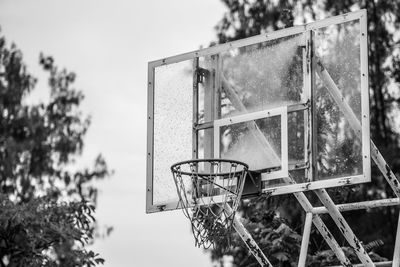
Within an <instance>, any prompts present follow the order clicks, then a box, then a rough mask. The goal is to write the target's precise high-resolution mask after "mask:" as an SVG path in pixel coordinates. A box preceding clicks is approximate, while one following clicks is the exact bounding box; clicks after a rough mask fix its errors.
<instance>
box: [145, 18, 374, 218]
mask: <svg viewBox="0 0 400 267" xmlns="http://www.w3.org/2000/svg"><path fill="white" fill-rule="evenodd" d="M366 27H367V23H366V11H365V10H360V11H357V12H352V13H348V14H345V15H340V16H336V17H332V18H328V19H325V20H321V21H317V22H313V23H310V24H306V25H301V26H295V27H292V28H287V29H283V30H279V31H275V32H271V33H268V34H262V35H258V36H254V37H250V38H246V39H242V40H238V41H234V42H231V43H225V44H221V45H217V46H213V47H209V48H206V49H202V50H197V51H194V52H189V53H185V54H181V55H177V56H173V57H168V58H164V59H161V60H156V61H152V62H149V65H148V128H147V130H148V141H147V183H146V187H147V188H146V190H147V202H146V211H147V212H156V211H162V210H171V209H177V208H179V205H178V202H179V199H178V195H177V192H176V187H175V184H174V181H173V178H172V175H171V171H170V167H171V165H173V164H174V163H176V162H179V161H184V160H189V159H204V158H225V159H232V160H239V161H243V162H245V163H246V164H248V165H249V167H250V169H251V170H255V171H258V172H261V173H262V176H261V177H262V187H263V192H265V193H268V194H272V195H279V194H287V193H293V192H300V191H307V190H313V189H318V188H329V187H337V186H344V185H351V184H357V183H364V182H369V181H370V178H371V177H370V176H371V175H370V164H371V163H370V147H369V144H370V133H369V91H368V57H367V28H366ZM215 191H216V192H218V190H215ZM216 194H218V193H216Z"/></svg>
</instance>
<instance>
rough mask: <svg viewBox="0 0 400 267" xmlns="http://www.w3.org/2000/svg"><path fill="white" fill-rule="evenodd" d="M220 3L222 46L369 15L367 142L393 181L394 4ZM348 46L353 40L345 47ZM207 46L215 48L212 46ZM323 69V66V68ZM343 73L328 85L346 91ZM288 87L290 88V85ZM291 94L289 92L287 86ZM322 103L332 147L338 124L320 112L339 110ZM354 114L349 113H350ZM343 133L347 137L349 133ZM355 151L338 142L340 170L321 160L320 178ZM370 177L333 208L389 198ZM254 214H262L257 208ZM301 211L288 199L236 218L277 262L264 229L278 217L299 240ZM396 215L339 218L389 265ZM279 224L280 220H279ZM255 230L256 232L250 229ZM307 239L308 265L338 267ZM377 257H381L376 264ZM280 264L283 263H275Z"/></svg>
mask: <svg viewBox="0 0 400 267" xmlns="http://www.w3.org/2000/svg"><path fill="white" fill-rule="evenodd" d="M222 2H223V3H224V4H225V5H226V7H227V12H226V13H225V15H224V16H223V18H222V19H221V21H220V22H219V23H218V24H217V26H216V32H217V38H218V40H217V43H225V42H228V41H233V40H237V39H241V38H245V37H249V36H253V35H257V34H260V33H267V32H270V31H273V30H278V29H281V28H285V27H290V26H292V25H293V24H294V22H296V23H302V22H303V23H304V22H309V21H312V20H316V19H320V18H324V17H328V16H332V15H338V14H342V13H347V12H350V11H354V10H358V9H361V8H366V9H367V11H368V38H369V53H368V56H369V77H370V81H369V82H370V95H371V97H370V113H371V137H372V139H373V140H374V142H375V144H376V145H377V146H378V148H379V149H380V151H381V152H382V154H383V155H384V157H385V159H386V160H387V161H388V163H389V165H390V166H391V168H392V170H393V171H394V172H395V173H396V174H397V175H398V176H399V170H400V160H399V159H398V157H396V155H398V154H399V153H400V142H399V140H400V139H399V133H398V125H397V124H396V123H398V121H396V116H398V112H399V103H400V90H399V89H400V88H399V84H400V75H399V74H398V73H399V67H400V56H399V55H400V53H399V52H400V51H399V44H400V41H399V37H398V33H399V30H400V18H399V16H398V15H397V14H398V13H399V11H400V2H398V1H385V0H379V1H356V0H349V1H334V0H327V1H323V2H317V1H299V0H292V1H290V0H279V1H268V0H255V1H249V0H222ZM350 39H351V38H349V39H348V40H347V41H349V40H350ZM211 45H214V43H212V44H211ZM350 48H351V47H339V46H338V47H336V49H337V51H336V50H335V52H332V54H336V55H338V56H337V57H335V60H339V61H340V56H339V55H340V54H343V53H348V54H351V53H352V51H351V49H350ZM282 55H283V54H282ZM255 58H257V57H255ZM327 64H328V65H329V63H327ZM341 66H344V67H343V68H342V69H340V70H338V72H337V76H336V77H333V78H334V80H335V79H338V77H342V79H344V80H346V82H347V83H348V85H349V86H351V83H354V82H355V80H354V79H353V78H352V75H353V74H354V69H351V66H346V65H345V64H342V65H341ZM266 68H268V66H266V67H262V68H260V69H261V71H264V70H265V69H266ZM245 71H246V72H248V71H249V68H246V70H245ZM235 75H236V76H235V78H237V73H235ZM353 76H354V75H353ZM228 78H229V77H228ZM239 80H240V79H239ZM287 80H288V81H289V80H290V79H287ZM245 82H246V86H243V87H244V88H246V87H249V86H251V83H250V82H249V81H245ZM317 83H318V81H317ZM294 84H296V81H294ZM317 86H318V84H317ZM289 87H292V88H293V86H292V85H291V86H289ZM322 94H323V92H322V90H321V91H320V92H319V95H317V96H316V97H317V98H321V99H326V98H322V97H323V95H322ZM241 96H242V99H243V100H244V101H243V103H244V104H246V103H247V102H246V100H247V99H246V94H244V93H243V94H241ZM320 103H321V106H319V108H320V109H321V110H320V111H321V112H320V113H319V120H320V121H322V122H324V123H322V124H325V127H324V128H322V126H324V125H319V126H320V127H321V128H320V129H318V131H325V133H326V134H327V135H330V136H331V137H332V139H331V140H336V138H337V136H336V135H337V127H339V125H338V124H337V123H336V124H335V123H332V118H329V119H330V120H328V119H326V118H327V117H326V116H325V119H326V120H325V121H324V116H323V113H324V111H327V110H329V112H330V114H333V115H332V116H339V114H340V113H339V112H336V111H335V110H336V109H337V107H335V105H333V103H332V101H328V100H327V101H326V102H322V101H320ZM352 107H353V108H354V106H352ZM335 114H336V115H335ZM289 120H290V118H289ZM289 123H290V122H289ZM342 127H343V126H342ZM344 127H347V126H344ZM300 131H301V129H300ZM293 132H295V131H293ZM289 134H290V133H289ZM346 134H353V133H351V132H350V131H349V132H348V133H346ZM292 145H293V144H292ZM292 145H291V146H292ZM324 145H326V144H323V143H322V142H319V144H318V146H319V150H320V151H322V154H320V155H319V157H320V158H323V157H324V155H323V147H324ZM359 145H360V144H349V143H343V144H342V145H340V146H338V147H336V150H335V153H336V154H337V155H338V156H339V158H345V159H346V160H343V161H341V162H339V163H335V162H327V163H325V162H322V161H320V162H319V168H320V169H321V170H322V172H324V171H325V172H324V175H334V174H335V172H336V171H337V170H338V169H340V168H344V167H346V166H350V165H351V166H354V165H357V164H360V163H359V162H358V161H357V157H358V155H357V154H356V153H353V152H354V151H353V152H352V147H354V146H359ZM344 155H348V157H344ZM324 164H325V165H324ZM372 171H373V173H372V176H373V181H372V183H370V184H366V185H361V186H357V187H352V188H343V189H332V190H330V193H331V195H332V196H333V197H334V200H335V201H336V202H356V201H363V200H372V199H379V198H385V197H390V196H392V193H391V189H390V188H389V186H388V185H387V183H386V182H385V180H384V178H383V177H382V175H381V174H380V172H379V171H378V170H377V169H376V168H373V169H372ZM307 196H308V197H309V198H310V200H311V201H312V202H313V204H318V203H317V202H315V201H314V200H315V196H313V195H312V194H307ZM260 207H263V208H262V209H261V208H260ZM300 210H301V208H300V207H299V205H298V204H297V203H296V201H295V200H294V199H293V197H291V196H287V197H273V198H270V199H267V200H266V199H262V200H258V201H255V202H253V201H251V202H243V205H242V208H241V211H240V212H242V217H243V221H244V222H245V226H246V228H247V229H249V231H250V233H251V235H252V236H253V237H255V240H256V241H257V242H259V243H260V242H261V243H262V242H264V243H263V249H265V253H266V254H267V255H268V256H269V257H270V258H271V259H274V261H275V260H276V258H274V257H273V256H272V255H271V251H273V249H274V248H275V247H274V245H273V241H272V240H270V239H262V238H261V237H260V233H261V232H263V231H268V229H271V227H270V226H269V225H271V224H273V223H276V222H277V219H276V218H279V220H278V221H279V222H280V223H281V224H285V225H287V226H288V227H290V228H291V229H295V230H296V232H297V233H301V229H302V221H304V214H302V213H301V212H300ZM260 213H262V214H264V215H266V214H269V216H264V215H263V216H261V217H260V216H258V215H255V214H260ZM397 214H398V212H397V211H396V208H392V207H386V208H378V209H373V210H364V211H355V212H352V213H346V214H345V218H346V220H347V221H348V222H349V224H350V225H351V227H352V228H353V230H354V232H355V233H356V234H357V235H358V237H359V238H360V239H361V240H363V241H364V242H365V243H367V242H374V241H375V242H376V240H380V241H381V242H378V243H377V244H378V245H376V246H372V247H370V248H369V250H368V251H369V254H370V256H371V257H372V258H374V260H376V261H382V260H384V259H385V258H392V252H393V248H394V238H395V229H396V225H397V223H396V216H397ZM250 218H252V219H250ZM265 218H268V220H267V221H265ZM282 218H285V220H283V219H282ZM263 220H264V221H263ZM324 221H325V222H326V224H327V225H328V227H329V228H330V229H335V227H334V224H333V223H332V222H331V221H330V220H329V219H327V217H326V218H325V217H324ZM360 222H362V223H360ZM254 225H257V226H258V227H254ZM273 229H276V228H273ZM332 232H333V234H334V235H335V237H337V240H338V241H339V243H342V242H343V240H342V239H341V238H340V232H339V231H335V230H332ZM278 236H281V234H278ZM282 236H283V235H282ZM311 240H312V241H311V242H310V244H311V245H310V248H309V253H310V255H309V258H308V264H311V265H313V266H325V265H331V264H337V261H336V259H335V258H334V257H333V254H332V252H330V251H329V248H328V247H327V245H326V244H325V243H324V241H323V239H322V238H321V237H320V236H319V235H318V234H317V233H316V232H315V231H313V234H312V237H311ZM238 242H239V241H238ZM265 242H266V243H265ZM299 242H300V240H296V239H293V240H292V242H290V243H281V244H283V246H282V247H280V251H282V252H285V251H287V250H292V249H293V251H294V247H298V246H299ZM343 244H344V243H343ZM237 246H238V247H240V246H241V245H240V244H239V243H238V245H237ZM343 249H344V251H345V253H346V254H347V255H348V257H349V258H350V259H351V260H352V262H354V263H356V262H357V259H356V257H355V254H354V252H353V251H351V249H349V248H347V247H344V248H343ZM378 254H379V255H383V256H384V257H380V256H379V255H378ZM230 255H232V256H233V257H234V262H235V265H236V266H249V265H251V264H254V263H255V260H254V259H253V258H251V257H248V260H247V261H243V259H244V257H246V256H247V255H248V254H247V252H246V250H245V248H244V247H243V250H239V249H237V247H236V248H235V249H233V250H232V251H230ZM244 255H245V256H244ZM211 256H212V258H213V259H214V260H218V259H220V258H221V257H222V256H223V254H221V252H220V251H218V248H216V249H214V250H212V252H211ZM281 259H286V258H285V257H281ZM296 260H297V259H296V258H295V257H294V255H293V254H291V255H290V257H289V258H288V259H287V262H286V263H284V261H283V262H280V263H279V264H281V266H290V264H292V265H293V264H297V263H296ZM278 262H279V260H278ZM284 264H288V265H284Z"/></svg>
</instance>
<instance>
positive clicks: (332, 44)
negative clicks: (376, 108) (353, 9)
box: [315, 20, 363, 180]
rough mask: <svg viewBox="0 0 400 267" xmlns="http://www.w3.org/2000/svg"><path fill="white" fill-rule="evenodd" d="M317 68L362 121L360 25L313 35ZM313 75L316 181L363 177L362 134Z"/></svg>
mask: <svg viewBox="0 0 400 267" xmlns="http://www.w3.org/2000/svg"><path fill="white" fill-rule="evenodd" d="M315 40H316V42H315V44H316V47H315V49H316V62H317V68H318V69H321V66H323V69H324V70H326V71H327V73H329V75H330V77H331V78H332V79H333V81H334V83H335V84H336V86H337V87H338V89H339V91H340V93H341V94H342V96H343V98H342V99H343V100H344V101H345V102H346V103H347V104H348V105H349V106H350V107H351V109H352V110H353V112H354V114H355V115H356V117H357V118H358V119H359V120H360V119H361V72H360V69H361V68H360V24H359V22H358V20H357V21H352V22H348V23H343V24H338V25H331V26H329V27H326V28H322V29H319V30H317V31H315ZM322 77H324V76H321V77H320V75H319V74H317V75H316V88H315V99H316V116H317V120H316V127H317V155H316V156H317V179H319V180H321V179H329V178H336V177H346V176H353V175H359V174H362V171H363V168H362V141H361V134H360V133H356V132H354V131H353V130H352V128H351V127H350V124H349V120H348V119H347V117H346V116H345V115H344V113H343V112H342V111H341V109H340V108H339V106H338V104H337V103H336V102H335V101H334V99H333V98H332V96H331V94H330V91H329V90H328V89H329V88H330V87H327V81H326V79H325V78H322Z"/></svg>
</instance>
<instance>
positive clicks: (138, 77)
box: [0, 0, 225, 267]
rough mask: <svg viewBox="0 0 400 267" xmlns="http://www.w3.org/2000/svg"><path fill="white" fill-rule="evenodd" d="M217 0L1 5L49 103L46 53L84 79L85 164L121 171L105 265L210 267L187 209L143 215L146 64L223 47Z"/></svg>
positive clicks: (103, 221)
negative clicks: (87, 118) (42, 63)
mask: <svg viewBox="0 0 400 267" xmlns="http://www.w3.org/2000/svg"><path fill="white" fill-rule="evenodd" d="M224 12H225V8H224V6H223V4H222V3H221V1H219V0H201V1H200V0H197V1H196V0H169V1H163V0H146V1H143V0H142V1H137V0H113V1H111V0H35V1H32V0H0V26H1V33H2V34H3V35H5V36H6V39H7V41H8V42H9V43H11V42H14V43H16V44H17V46H18V47H19V48H20V49H21V51H22V52H23V56H24V60H25V62H26V64H27V66H28V70H29V71H30V72H31V73H32V74H33V75H34V76H35V77H37V78H39V83H38V84H37V88H36V89H35V91H34V93H33V94H32V95H31V96H30V97H29V101H32V102H37V101H46V100H47V99H48V93H49V91H48V87H47V85H46V83H47V80H46V76H45V75H44V74H43V72H42V71H41V70H40V68H39V65H38V59H39V54H40V52H43V53H44V54H45V55H51V56H53V57H54V58H55V62H56V65H58V66H59V67H60V68H67V69H68V70H71V71H74V72H76V74H77V80H76V83H75V87H76V88H77V89H80V90H82V91H83V93H84V94H85V96H86V98H85V101H84V103H83V104H82V109H83V111H84V112H85V113H86V114H90V115H92V117H93V119H92V125H91V127H90V129H89V132H88V133H87V136H86V139H85V148H84V152H83V154H82V157H81V158H80V159H79V160H78V161H77V164H78V165H80V166H85V165H86V166H89V165H90V164H91V163H92V162H93V161H94V159H95V157H96V156H97V155H98V154H99V153H102V154H103V155H104V157H105V158H106V159H107V162H108V164H109V166H110V167H111V168H112V169H113V170H114V171H115V174H114V176H113V177H111V178H109V179H107V180H106V181H102V182H101V183H99V189H100V195H99V199H98V209H97V219H98V222H99V224H100V225H108V226H113V227H114V231H113V232H112V234H111V236H110V237H108V238H106V239H102V240H98V241H96V243H95V245H94V246H93V247H92V249H93V250H94V251H96V252H98V253H100V255H101V256H102V257H104V258H105V260H106V263H105V265H104V266H112V267H123V266H146V267H147V266H149V267H151V266H176V267H178V266H211V262H210V260H209V255H207V254H204V252H203V250H202V249H199V248H196V247H194V240H193V237H192V236H191V232H190V229H189V222H188V221H187V219H186V218H185V217H184V216H183V214H182V213H181V212H180V211H174V212H164V213H158V214H150V215H148V214H145V188H146V187H145V182H146V172H145V169H146V117H147V116H146V115H147V106H146V105H147V62H149V61H152V60H155V59H159V58H163V57H167V56H171V55H175V54H180V53H184V52H189V51H192V50H196V49H198V48H199V47H200V45H203V46H207V44H209V42H210V41H212V40H215V32H214V28H213V27H214V26H215V25H216V24H217V22H218V21H219V20H220V19H221V18H222V15H223V13H224Z"/></svg>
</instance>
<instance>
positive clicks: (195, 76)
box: [192, 57, 199, 159]
mask: <svg viewBox="0 0 400 267" xmlns="http://www.w3.org/2000/svg"><path fill="white" fill-rule="evenodd" d="M198 69H199V58H198V57H195V58H194V59H193V128H192V158H193V159H196V158H197V157H198V146H199V144H198V141H199V139H198V131H197V129H196V127H195V126H196V125H197V124H198V122H199V80H198V75H199V72H198V71H199V70H198Z"/></svg>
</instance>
